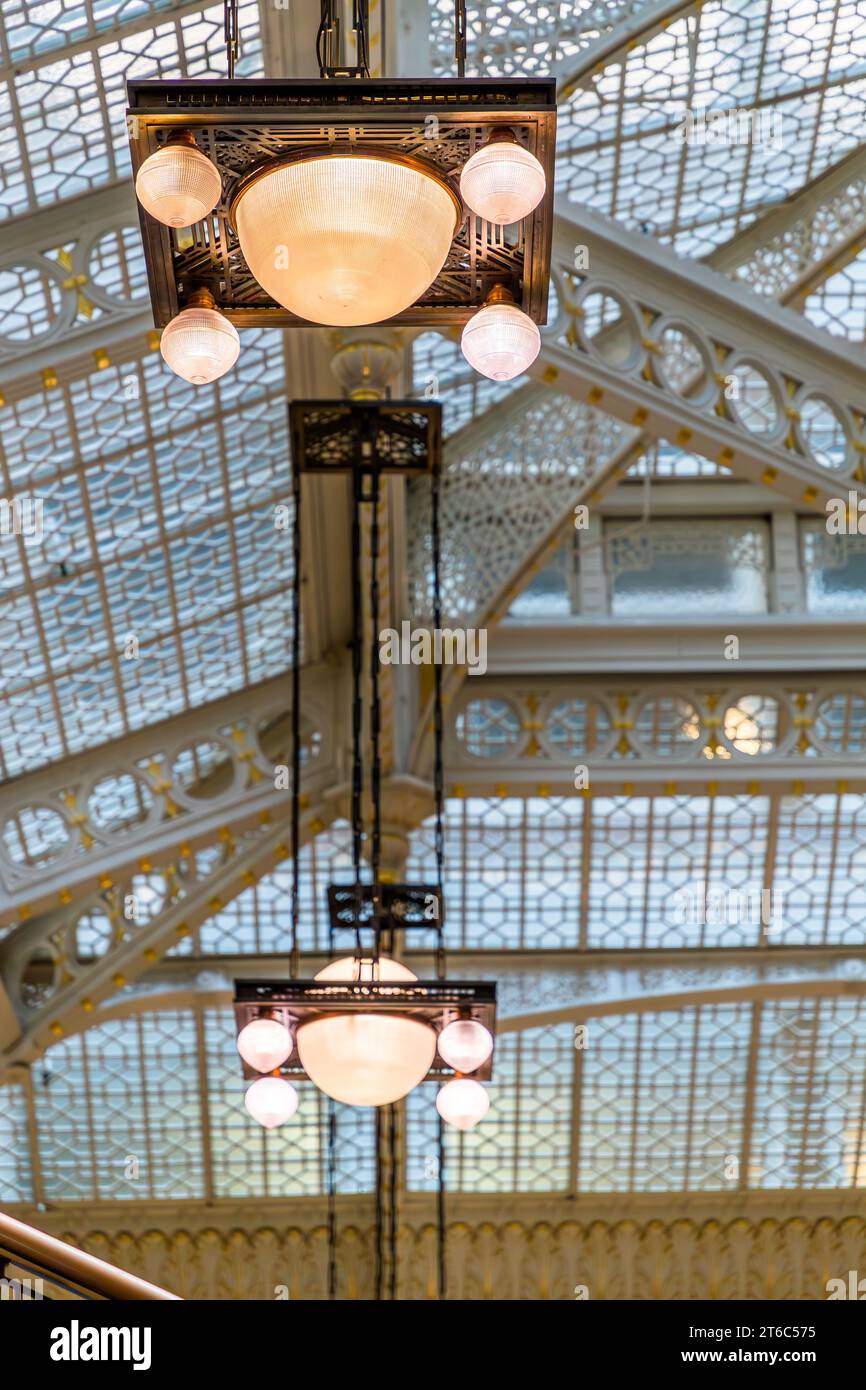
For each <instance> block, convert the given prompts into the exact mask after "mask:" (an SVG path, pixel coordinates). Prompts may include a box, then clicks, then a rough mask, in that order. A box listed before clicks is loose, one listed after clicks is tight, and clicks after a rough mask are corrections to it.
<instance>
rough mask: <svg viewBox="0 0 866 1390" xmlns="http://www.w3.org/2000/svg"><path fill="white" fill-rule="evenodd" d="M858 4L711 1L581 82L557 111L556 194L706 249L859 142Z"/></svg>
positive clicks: (693, 251) (700, 251) (685, 247)
mask: <svg viewBox="0 0 866 1390" xmlns="http://www.w3.org/2000/svg"><path fill="white" fill-rule="evenodd" d="M864 57H866V31H864V28H863V24H862V13H861V12H860V8H859V5H858V3H857V0H773V3H772V4H771V5H769V6H768V4H767V3H766V0H711V2H710V3H707V4H702V5H700V4H695V5H691V6H689V7H688V8H687V9H686V10H685V11H684V12H683V13H680V14H678V15H677V16H675V17H674V18H673V19H672V21H671V22H670V23H669V24H668V25H667V26H666V27H665V28H664V29H663V30H661V31H660V32H656V33H654V34H653V35H652V36H651V37H650V38H648V39H640V38H638V39H637V40H636V41H635V42H634V43H633V44H630V45H629V49H628V51H627V53H625V54H624V55H620V56H619V57H618V58H617V60H616V61H614V62H610V63H608V64H607V65H606V66H605V67H604V68H603V70H602V71H601V72H593V73H592V74H590V75H589V76H588V77H586V78H584V79H583V80H582V82H581V84H580V85H579V86H578V87H577V88H576V89H575V91H574V93H573V95H572V96H571V98H570V100H569V101H568V102H567V103H566V104H564V105H563V106H561V107H560V115H559V136H558V145H559V153H558V156H557V185H558V187H559V189H560V191H562V192H563V193H564V194H565V195H566V197H568V198H569V199H573V200H574V201H575V202H579V203H583V204H589V206H591V207H594V208H596V209H598V210H599V211H601V212H605V213H608V214H609V215H610V216H612V217H616V218H618V219H619V220H620V221H623V222H625V223H626V224H627V225H629V226H631V227H634V228H636V229H638V230H641V231H644V232H646V233H648V234H651V235H654V236H657V237H659V238H661V239H662V240H665V241H668V240H671V241H673V242H674V244H675V245H676V246H677V248H678V249H679V250H681V251H684V252H686V253H687V254H689V255H693V256H700V255H704V254H707V253H708V252H709V251H711V250H712V249H713V248H714V247H715V246H717V245H719V244H720V243H722V242H723V241H727V240H728V239H729V238H730V237H732V236H734V235H735V234H736V233H737V232H738V231H740V230H742V229H743V228H744V227H745V226H747V225H748V224H749V223H750V222H751V221H753V220H754V218H755V217H756V216H758V215H759V214H760V213H761V212H763V211H765V210H766V209H768V208H770V207H772V206H774V205H775V204H777V203H779V202H781V201H782V200H783V199H784V198H785V197H787V196H788V195H789V194H791V193H793V192H794V191H796V190H797V189H798V188H800V187H802V185H803V184H805V183H807V182H808V181H809V180H810V179H813V178H815V177H816V176H817V175H818V174H820V173H821V172H822V170H824V169H825V168H826V167H827V166H828V165H829V164H831V163H835V162H836V161H838V160H839V159H841V158H842V156H843V155H844V154H845V153H847V152H848V151H849V150H851V149H853V148H854V147H855V146H856V145H857V143H858V142H859V140H860V138H861V137H860V131H861V130H862V124H863V116H864V108H866V79H864Z"/></svg>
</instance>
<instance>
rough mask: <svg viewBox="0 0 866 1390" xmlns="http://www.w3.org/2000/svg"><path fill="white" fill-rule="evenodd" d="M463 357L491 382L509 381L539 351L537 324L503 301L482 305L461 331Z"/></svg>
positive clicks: (521, 311) (530, 361)
mask: <svg viewBox="0 0 866 1390" xmlns="http://www.w3.org/2000/svg"><path fill="white" fill-rule="evenodd" d="M460 346H461V348H462V349H463V356H464V357H465V358H466V361H467V362H468V363H469V365H470V367H474V368H475V370H476V372H480V373H481V375H482V376H486V377H488V378H489V379H490V380H491V381H511V380H512V379H513V378H514V377H516V376H520V373H521V372H525V371H526V369H527V368H528V367H531V366H532V364H533V362H534V361H535V359H536V357H537V356H538V354H539V352H540V351H541V334H540V333H539V331H538V328H537V326H536V324H534V323H533V322H532V319H531V318H530V317H529V315H528V314H524V312H523V310H522V309H518V307H517V305H516V304H513V303H509V302H507V301H506V300H500V301H499V302H495V303H488V304H485V306H484V308H483V309H479V310H478V313H477V314H475V315H474V316H473V317H472V318H471V319H470V320H469V322H468V323H467V325H466V327H465V328H464V329H463V336H462V338H461V339H460Z"/></svg>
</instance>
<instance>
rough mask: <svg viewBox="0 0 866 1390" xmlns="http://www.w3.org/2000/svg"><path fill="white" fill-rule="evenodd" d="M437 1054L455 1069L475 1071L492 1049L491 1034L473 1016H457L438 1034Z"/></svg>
mask: <svg viewBox="0 0 866 1390" xmlns="http://www.w3.org/2000/svg"><path fill="white" fill-rule="evenodd" d="M438 1046H439V1056H440V1057H441V1058H442V1061H443V1062H446V1063H447V1065H448V1066H449V1067H453V1068H454V1070H455V1071H460V1072H468V1071H476V1070H477V1069H478V1067H480V1066H481V1064H482V1063H483V1062H486V1061H487V1058H488V1057H489V1056H490V1054H491V1052H492V1051H493V1035H492V1033H491V1032H490V1030H489V1029H488V1028H485V1027H484V1024H483V1023H478V1022H477V1021H476V1020H475V1019H474V1018H457V1019H455V1020H454V1022H453V1023H449V1024H447V1025H446V1026H445V1027H444V1028H443V1029H442V1032H441V1033H440V1034H439V1043H438Z"/></svg>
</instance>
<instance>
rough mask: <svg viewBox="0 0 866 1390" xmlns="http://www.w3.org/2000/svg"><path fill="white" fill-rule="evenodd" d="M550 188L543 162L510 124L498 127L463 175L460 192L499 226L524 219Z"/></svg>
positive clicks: (488, 219) (468, 163)
mask: <svg viewBox="0 0 866 1390" xmlns="http://www.w3.org/2000/svg"><path fill="white" fill-rule="evenodd" d="M546 189H547V176H546V174H545V172H544V169H543V167H542V165H541V164H540V163H539V162H538V160H537V159H536V158H535V155H534V154H531V153H530V152H529V150H527V149H524V147H523V145H521V144H520V143H519V141H518V140H517V137H516V136H515V134H514V131H513V130H512V129H511V127H510V126H496V127H495V128H494V129H493V130H492V131H491V132H490V137H489V139H488V140H487V143H486V144H485V145H482V146H481V149H480V150H476V151H475V153H474V154H473V155H472V156H470V158H469V159H468V160H467V161H466V163H465V164H464V166H463V172H462V174H461V175H460V192H461V194H462V195H463V199H464V201H465V202H466V203H467V204H468V206H469V207H470V208H471V209H472V211H473V212H474V213H476V214H477V216H478V217H484V218H486V219H487V221H488V222H494V223H496V225H497V226H500V227H503V226H510V225H511V224H512V223H514V222H522V221H523V219H524V217H528V216H529V214H530V213H531V212H534V211H535V209H536V208H537V207H538V204H539V203H540V202H541V200H542V198H543V197H544V194H545V191H546Z"/></svg>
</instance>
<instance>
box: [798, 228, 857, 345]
mask: <svg viewBox="0 0 866 1390" xmlns="http://www.w3.org/2000/svg"><path fill="white" fill-rule="evenodd" d="M803 313H804V314H805V315H806V318H807V319H809V320H810V321H811V322H812V323H814V324H817V325H818V327H819V328H826V329H827V330H828V331H829V332H830V333H836V334H838V335H839V336H841V337H843V338H850V339H851V341H852V342H855V343H862V342H863V341H864V340H866V252H862V251H861V253H860V255H859V256H856V257H855V259H854V260H853V261H851V262H850V263H849V264H848V265H846V266H844V267H843V268H842V269H841V270H837V271H836V273H835V274H834V275H830V276H829V277H828V279H826V280H825V281H824V283H823V284H822V285H821V286H820V288H819V289H817V290H813V292H812V293H811V294H810V295H807V296H806V299H805V300H804V301H803Z"/></svg>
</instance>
